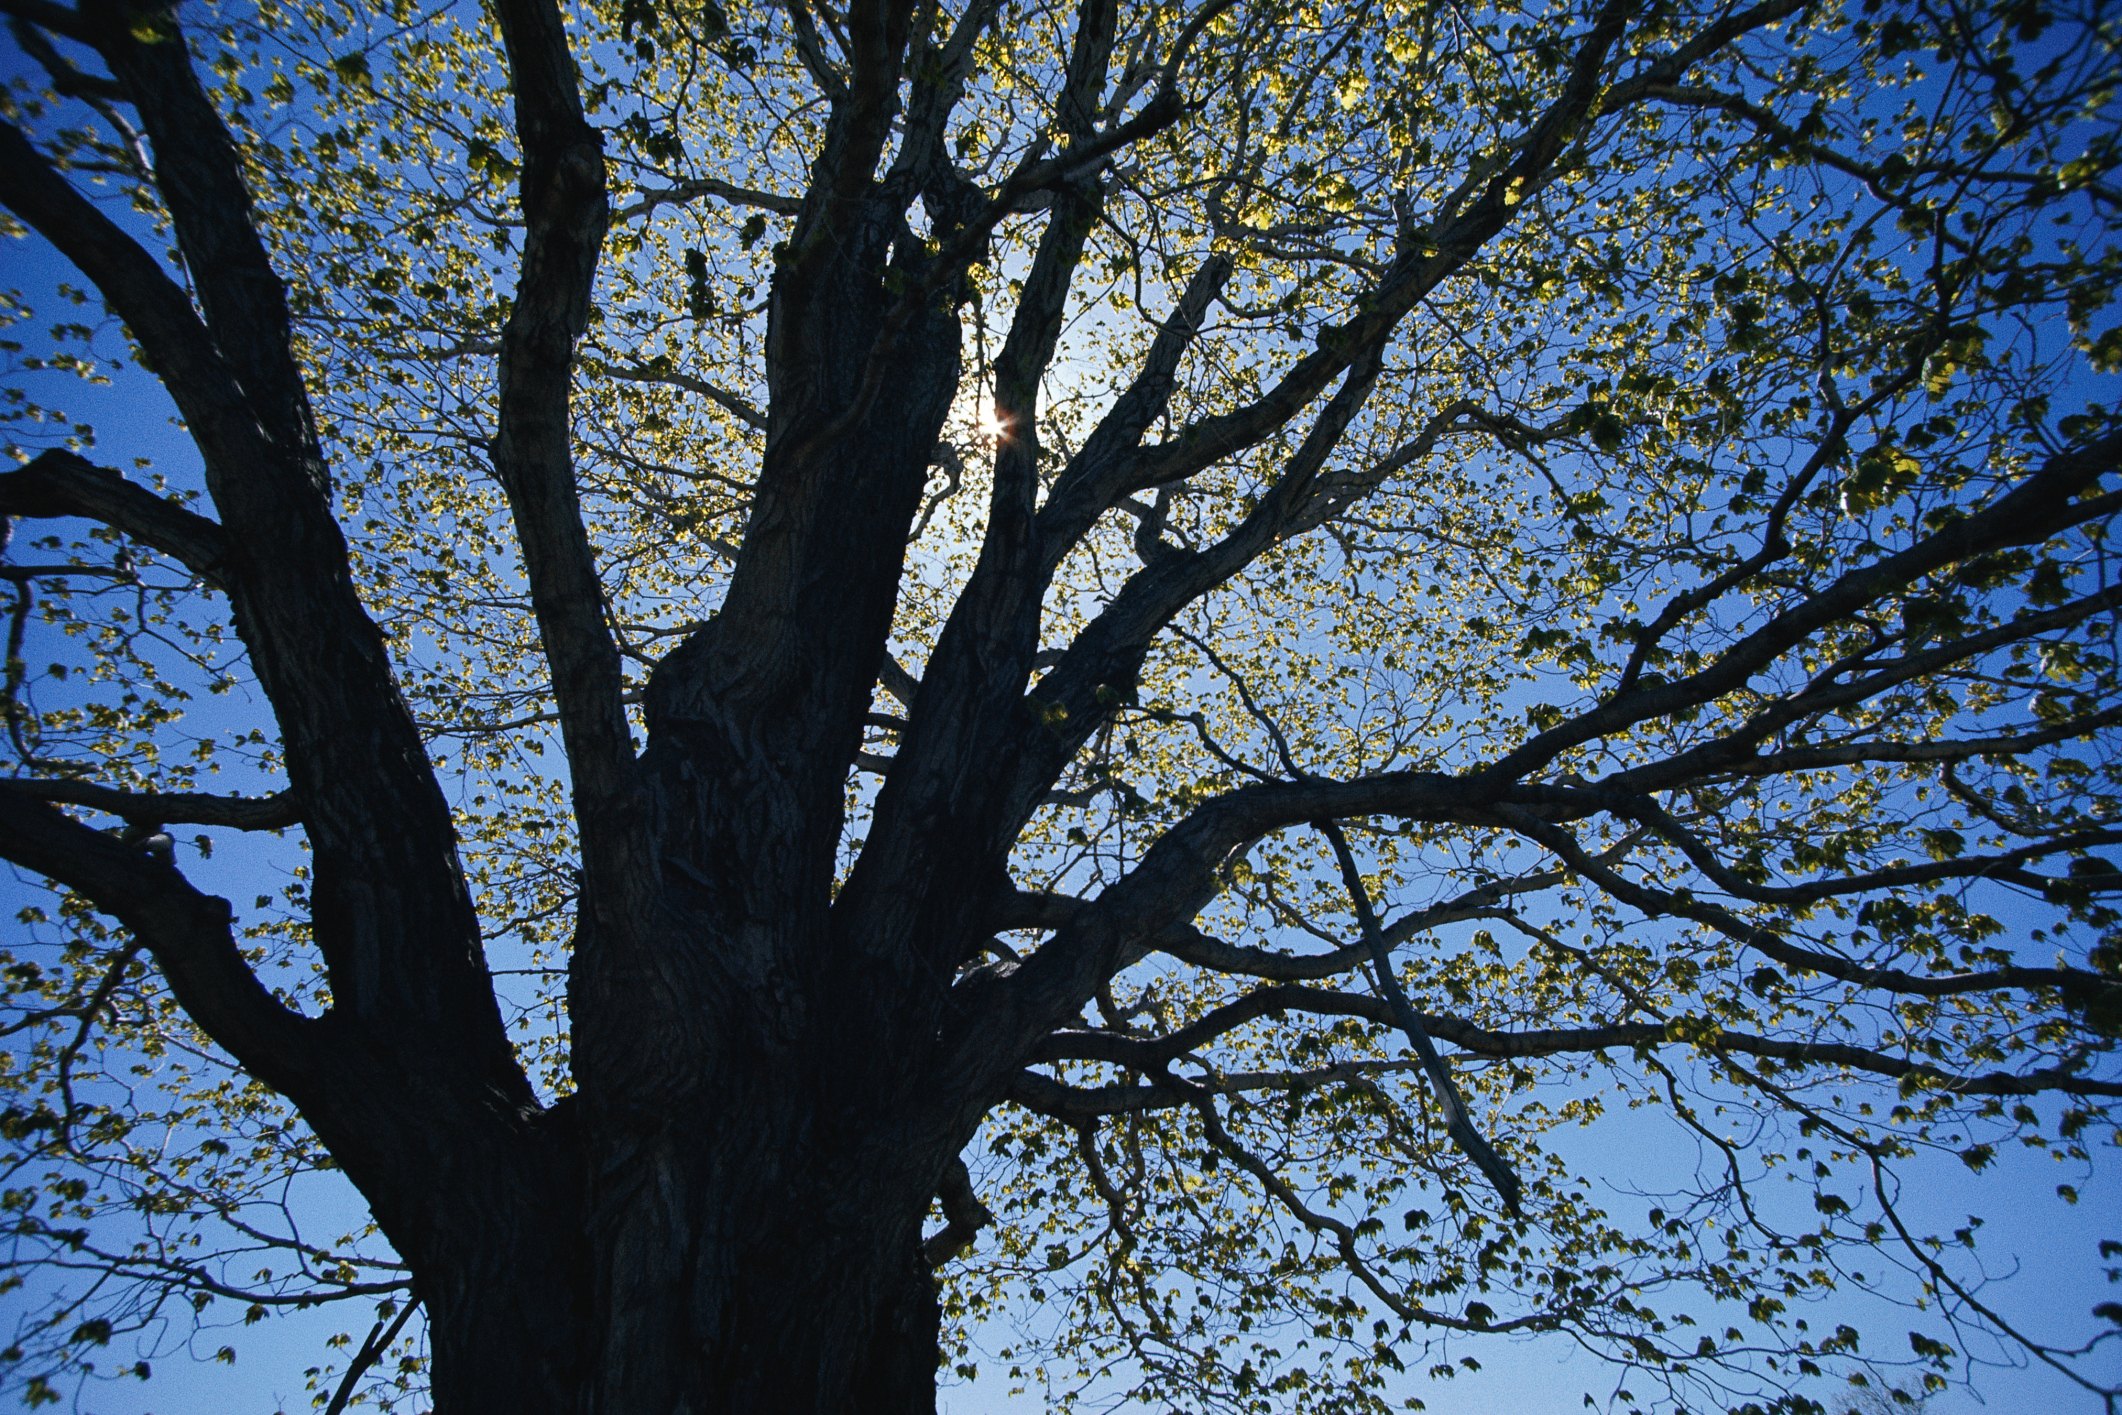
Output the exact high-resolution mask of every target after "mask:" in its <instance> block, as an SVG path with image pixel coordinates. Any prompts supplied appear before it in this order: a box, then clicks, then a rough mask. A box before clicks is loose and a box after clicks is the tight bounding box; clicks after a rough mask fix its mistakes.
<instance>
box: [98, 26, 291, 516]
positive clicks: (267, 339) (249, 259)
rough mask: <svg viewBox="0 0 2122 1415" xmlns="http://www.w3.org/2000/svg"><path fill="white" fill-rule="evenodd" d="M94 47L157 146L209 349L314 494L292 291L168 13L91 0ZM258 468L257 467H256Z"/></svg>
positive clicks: (161, 182) (158, 175)
mask: <svg viewBox="0 0 2122 1415" xmlns="http://www.w3.org/2000/svg"><path fill="white" fill-rule="evenodd" d="M82 12H83V14H84V15H85V16H86V17H87V18H88V19H89V20H90V21H91V22H92V23H93V25H94V27H95V30H94V35H95V44H96V47H97V49H98V50H100V51H101V52H102V54H103V57H104V60H105V62H106V63H108V64H109V65H110V67H111V72H112V73H113V74H114V75H115V76H116V77H117V79H118V82H119V84H120V85H121V87H123V89H124V90H125V95H126V97H127V99H129V100H130V101H131V103H132V105H133V108H134V111H135V112H137V113H138V114H139V115H140V123H141V126H142V127H143V128H144V129H145V130H146V133H147V137H148V141H149V142H150V143H151V144H152V145H153V148H154V158H155V188H156V191H157V192H159V193H160V194H161V197H162V200H163V202H164V203H165V204H166V205H167V207H168V208H169V213H170V220H171V224H172V226H173V227H174V229H175V231H176V235H177V244H178V247H179V248H180V249H181V250H182V251H183V253H184V262H185V267H186V270H187V273H188V274H189V275H190V277H191V282H192V289H193V290H194V292H195V293H196V294H197V296H198V301H199V307H200V309H201V310H202V311H203V312H204V313H205V316H206V326H207V328H208V329H209V330H211V331H212V336H213V340H214V344H215V347H216V348H218V349H219V350H220V351H221V356H222V358H223V359H225V360H226V361H227V363H228V366H229V368H231V369H232V370H233V371H234V372H235V375H236V378H237V380H238V381H239V382H240V383H241V384H242V386H243V390H244V393H245V395H246V401H247V402H248V404H249V405H250V407H251V408H252V410H253V411H254V412H255V414H256V416H257V418H258V421H259V423H260V425H261V426H262V427H263V428H264V430H265V432H266V435H267V436H268V437H269V438H271V439H272V441H273V442H274V443H275V444H276V445H277V446H278V447H279V448H280V449H281V450H282V452H283V454H288V455H289V468H290V470H292V469H293V467H294V466H296V465H299V466H301V468H302V470H303V472H304V473H305V474H307V475H308V476H309V477H311V478H313V479H314V480H315V481H316V482H317V483H318V489H319V490H320V491H321V489H322V483H323V479H324V467H323V462H322V459H321V456H320V454H319V452H318V449H317V430H316V424H315V420H314V418H313V417H312V415H311V413H310V406H309V393H308V390H307V389H306V388H304V386H303V382H302V371H301V369H300V368H299V367H298V366H297V364H296V362H295V355H294V344H293V338H292V334H293V326H292V324H291V323H290V320H289V316H288V307H287V291H286V289H285V288H284V287H283V286H282V285H281V283H280V277H279V276H278V275H277V274H276V273H275V272H274V270H273V268H272V262H271V260H270V259H269V258H268V257H267V255H266V251H265V243H264V242H263V241H261V240H260V239H259V237H258V230H257V225H256V220H255V217H254V214H253V210H252V204H251V198H250V190H249V188H248V187H247V186H246V184H245V183H244V180H243V175H242V169H241V164H240V162H239V160H238V158H237V155H236V150H235V145H234V144H233V143H232V142H230V141H229V135H228V129H227V127H226V126H225V125H224V124H223V123H222V121H221V118H220V115H219V114H217V113H216V112H215V111H214V108H213V104H212V103H211V102H210V101H209V100H208V98H207V96H206V91H205V90H204V89H203V88H202V87H200V84H199V77H198V75H197V74H196V73H195V72H194V71H193V69H192V64H191V57H190V54H189V52H188V51H187V49H186V46H185V42H184V36H183V33H182V31H181V30H179V28H178V26H177V21H176V14H175V9H174V7H167V8H165V7H164V6H162V5H159V4H156V5H149V6H145V7H136V6H134V5H132V4H129V3H126V2H125V0H88V3H86V4H85V5H84V6H83V11H82ZM258 470H260V471H262V470H263V469H258Z"/></svg>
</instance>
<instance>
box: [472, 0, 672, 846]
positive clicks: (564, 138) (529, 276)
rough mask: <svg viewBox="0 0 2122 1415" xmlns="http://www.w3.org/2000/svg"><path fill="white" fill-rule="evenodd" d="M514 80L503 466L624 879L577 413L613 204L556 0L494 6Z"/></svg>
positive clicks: (614, 701) (595, 815)
mask: <svg viewBox="0 0 2122 1415" xmlns="http://www.w3.org/2000/svg"><path fill="white" fill-rule="evenodd" d="M496 14H497V15H498V17H499V19H500V22H501V35H502V41H503V43H504V45H505V46H506V48H507V51H508V62H509V72H510V75H511V77H512V79H513V80H514V88H515V98H516V131H517V136H518V139H519V141H520V142H521V144H522V147H523V159H524V161H523V178H522V195H523V210H524V216H525V220H526V223H527V232H526V237H525V242H524V252H523V263H522V269H521V271H520V274H519V277H518V280H517V286H516V301H515V305H514V308H513V309H512V310H511V311H510V313H509V319H508V325H507V327H506V328H505V329H504V330H503V331H502V339H501V363H500V383H501V400H500V410H499V422H498V430H497V432H496V435H495V437H494V441H493V447H492V452H493V460H494V469H495V471H496V473H497V474H498V475H499V477H500V479H501V484H502V486H503V487H504V488H505V489H506V490H507V492H508V499H509V509H510V511H511V513H512V514H513V516H514V520H515V527H516V537H517V540H518V542H519V543H520V544H521V545H522V548H523V563H524V570H525V573H526V575H527V577H528V578H529V580H530V589H531V603H532V606H533V608H534V609H535V611H536V613H537V617H538V628H539V634H540V637H541V639H542V640H543V642H544V647H545V656H546V660H547V663H548V664H549V666H550V667H551V670H552V683H553V695H554V698H555V700H556V701H557V703H558V705H559V713H560V730H561V734H562V737H563V739H564V741H565V743H566V746H567V755H568V764H569V766H570V768H571V769H572V771H573V774H574V786H575V803H576V814H577V816H578V817H579V821H580V825H581V830H582V836H583V849H584V862H585V866H586V868H587V869H588V870H589V871H590V873H591V874H592V875H593V876H595V877H597V878H598V879H600V880H608V882H609V883H610V884H613V885H616V884H617V883H618V882H619V880H620V879H621V878H624V877H626V876H627V875H628V873H629V872H631V871H635V870H638V869H639V868H640V862H641V860H642V857H643V852H642V850H641V849H640V848H639V842H638V840H636V839H635V838H634V830H635V826H636V824H637V821H636V820H635V817H634V814H633V812H632V811H631V809H630V803H631V802H632V799H633V797H632V793H633V784H634V783H633V761H634V751H633V738H632V733H631V731H630V729H629V727H628V725H627V720H626V708H625V706H624V704H623V703H622V701H621V694H622V692H623V691H624V681H623V680H624V675H623V672H622V670H621V668H620V663H619V650H618V645H617V644H616V642H615V641H614V640H613V637H612V633H611V629H610V627H609V625H607V624H606V622H605V611H604V591H603V586H602V583H601V582H600V581H599V579H598V577H597V566H596V558H595V555H594V553H593V552H592V551H591V548H590V543H589V535H588V532H587V531H586V529H585V528H584V526H583V523H582V507H581V503H580V500H579V498H578V496H577V494H576V490H575V467H574V426H573V421H572V419H571V417H570V409H571V401H570V395H571V393H572V389H573V376H574V355H575V344H576V341H577V340H579V339H580V338H581V337H582V332H583V330H584V328H585V327H586V326H587V324H588V320H589V302H590V290H591V287H592V285H593V284H594V282H595V280H596V273H597V257H598V254H599V251H600V249H601V247H602V244H603V240H604V231H605V226H606V223H607V220H608V217H609V204H608V200H607V197H606V193H605V184H604V148H603V144H602V141H601V139H600V138H599V137H598V135H597V132H596V130H595V129H594V128H592V127H591V126H590V125H589V123H588V121H587V120H586V119H585V118H584V117H583V114H582V103H581V97H580V94H579V93H578V91H577V79H576V74H575V64H574V59H573V56H572V55H571V54H570V53H569V51H568V47H567V31H566V28H565V26H564V25H563V24H562V22H561V18H560V12H559V9H558V7H557V6H555V5H554V4H552V3H551V0H501V3H500V4H499V5H498V6H497V7H496Z"/></svg>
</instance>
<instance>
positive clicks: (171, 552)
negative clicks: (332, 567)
mask: <svg viewBox="0 0 2122 1415" xmlns="http://www.w3.org/2000/svg"><path fill="white" fill-rule="evenodd" d="M0 516H35V517H53V516H79V517H81V518H82V519H83V520H89V521H96V522H99V523H101V524H103V525H106V526H109V527H110V528H111V529H112V530H115V531H118V532H119V533H121V534H123V535H126V536H129V537H130V538H132V539H133V540H136V541H138V542H140V544H142V545H145V546H148V547H151V548H152V549H154V550H157V551H160V552H161V553H162V554H164V555H167V556H169V557H170V558H171V559H172V560H175V561H176V562H177V563H179V564H180V565H182V566H184V568H185V569H187V570H190V571H191V572H192V573H193V574H194V575H196V576H198V577H199V578H200V579H201V580H203V581H205V582H207V583H208V584H212V585H215V586H217V587H218V586H219V584H220V575H221V562H222V558H223V557H224V555H226V553H227V546H226V543H225V539H224V537H223V535H222V531H221V527H220V526H219V525H217V524H215V523H214V522H213V521H211V520H209V519H208V518H207V517H205V516H202V515H200V514H199V513H198V512H196V511H187V510H186V509H185V508H184V507H182V506H179V505H178V504H177V503H176V502H174V501H170V500H168V499H166V498H164V497H160V496H157V495H155V493H153V492H151V491H149V490H147V488H145V487H140V486H135V485H133V484H132V483H131V482H129V481H127V480H126V479H125V478H124V477H123V476H121V475H120V474H118V473H117V472H114V471H112V470H111V469H110V468H108V467H99V466H96V465H95V464H94V463H92V462H89V461H86V460H84V459H83V458H81V457H79V456H76V455H75V454H74V453H72V452H67V451H64V450H60V449H54V450H52V451H49V452H40V453H39V454H37V456H36V457H34V458H32V459H31V461H30V463H29V465H28V466H26V467H24V468H22V469H21V470H20V471H16V472H6V473H0Z"/></svg>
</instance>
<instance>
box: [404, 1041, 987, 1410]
mask: <svg viewBox="0 0 2122 1415" xmlns="http://www.w3.org/2000/svg"><path fill="white" fill-rule="evenodd" d="M752 1079H753V1080H760V1081H764V1080H769V1079H771V1078H770V1077H768V1076H766V1075H765V1073H764V1072H763V1071H762V1072H760V1073H759V1074H757V1075H755V1076H754V1077H753V1078H752ZM718 1089H721V1090H725V1091H726V1092H727V1093H729V1094H731V1095H732V1096H733V1097H734V1096H737V1095H741V1094H742V1093H743V1092H744V1091H745V1090H746V1089H747V1088H746V1087H744V1086H742V1085H730V1086H727V1087H718ZM767 1093H768V1092H765V1091H753V1094H754V1095H755V1096H756V1095H761V1094H767ZM573 1108H574V1102H568V1103H566V1105H565V1106H563V1110H571V1109H573ZM800 1110H801V1107H798V1106H795V1105H790V1104H786V1103H783V1104H780V1105H777V1106H775V1107H774V1108H773V1111H772V1112H771V1113H768V1114H761V1113H759V1112H757V1111H753V1112H751V1113H750V1114H748V1115H745V1114H739V1113H736V1112H735V1111H734V1108H733V1110H732V1112H726V1113H724V1114H722V1115H719V1116H712V1117H710V1119H709V1120H708V1121H707V1122H706V1123H705V1124H702V1125H699V1126H687V1125H682V1124H676V1123H671V1124H665V1125H661V1126H659V1127H657V1128H655V1129H654V1130H652V1131H637V1132H635V1133H632V1134H628V1135H621V1134H620V1133H619V1132H618V1131H617V1130H615V1129H612V1128H604V1129H602V1130H601V1132H592V1131H591V1130H589V1129H588V1128H587V1127H586V1128H585V1132H584V1139H583V1140H582V1141H581V1142H580V1143H582V1145H583V1147H584V1152H585V1153H584V1156H583V1157H584V1158H585V1159H586V1160H587V1161H588V1163H587V1165H586V1166H585V1169H584V1172H585V1174H586V1175H588V1176H589V1179H590V1185H589V1192H588V1194H587V1196H586V1197H587V1202H586V1203H577V1204H575V1205H574V1206H573V1207H572V1212H570V1213H564V1214H559V1213H548V1214H546V1215H545V1216H544V1219H543V1223H544V1224H545V1225H546V1226H544V1227H541V1226H540V1221H538V1220H537V1219H535V1218H533V1213H534V1211H533V1210H530V1209H528V1208H526V1207H524V1206H521V1205H510V1204H493V1203H486V1204H477V1205H471V1204H468V1205H466V1207H465V1209H464V1210H463V1211H462V1212H461V1213H460V1214H459V1215H458V1222H459V1223H460V1224H461V1225H462V1228H461V1230H460V1231H459V1232H458V1233H457V1234H455V1235H453V1239H454V1241H452V1242H451V1243H450V1244H449V1246H448V1251H447V1252H438V1253H435V1254H434V1255H432V1256H431V1257H430V1258H428V1259H427V1260H425V1261H419V1260H416V1261H415V1262H414V1270H415V1273H416V1274H417V1278H416V1281H417V1283H418V1287H419V1291H420V1294H421V1296H422V1299H423V1300H424V1302H425V1303H426V1306H427V1312H428V1322H429V1339H430V1342H431V1345H432V1350H433V1358H434V1368H433V1372H432V1376H433V1391H434V1399H435V1410H436V1412H437V1415H484V1412H489V1411H491V1412H495V1415H504V1413H505V1415H548V1412H549V1415H680V1412H682V1413H683V1415H723V1412H729V1415H737V1412H747V1415H757V1413H758V1412H775V1415H780V1412H788V1415H803V1413H807V1412H813V1411H815V1412H820V1415H824V1412H835V1415H914V1412H924V1413H925V1412H930V1411H933V1410H934V1408H935V1371H936V1352H937V1340H938V1309H937V1302H936V1287H935V1280H934V1277H933V1275H932V1273H931V1271H930V1269H929V1267H928V1264H927V1262H926V1261H925V1259H924V1258H923V1256H922V1253H921V1229H922V1224H923V1221H924V1219H925V1217H926V1215H927V1211H928V1195H929V1193H930V1192H932V1189H933V1183H934V1177H933V1176H932V1175H929V1176H925V1177H923V1175H922V1172H923V1171H925V1170H926V1169H928V1168H929V1167H931V1162H930V1160H929V1159H927V1158H923V1159H922V1160H921V1162H920V1163H918V1164H917V1163H914V1162H913V1155H914V1154H916V1153H917V1152H921V1151H925V1150H926V1149H927V1147H921V1151H917V1150H914V1149H909V1148H907V1147H905V1146H903V1145H901V1144H899V1143H897V1142H896V1141H895V1140H893V1139H891V1138H890V1136H891V1134H893V1133H896V1134H897V1136H898V1138H899V1139H904V1138H905V1134H904V1132H903V1131H894V1129H893V1127H878V1128H877V1130H876V1131H875V1132H874V1133H864V1134H853V1133H849V1132H848V1131H846V1130H845V1129H844V1128H840V1127H827V1126H822V1125H820V1124H819V1122H818V1117H816V1116H815V1115H806V1114H800V1113H799V1111H800ZM775 1131H778V1132H780V1133H779V1134H778V1135H775V1134H773V1133H771V1132H775ZM590 1133H600V1135H601V1138H599V1139H597V1140H591V1139H589V1138H588V1135H589V1134H590ZM947 1158H948V1157H947V1155H945V1156H944V1157H943V1158H941V1159H935V1160H934V1161H933V1167H934V1168H936V1169H938V1170H940V1168H941V1166H942V1165H943V1164H944V1163H946V1162H947Z"/></svg>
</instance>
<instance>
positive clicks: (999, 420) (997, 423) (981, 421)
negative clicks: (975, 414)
mask: <svg viewBox="0 0 2122 1415" xmlns="http://www.w3.org/2000/svg"><path fill="white" fill-rule="evenodd" d="M973 426H974V428H975V429H976V430H977V431H978V432H979V434H980V436H981V437H982V438H983V439H985V440H986V441H988V442H1000V441H1002V439H1004V438H1006V437H1008V436H1009V428H1010V420H1009V418H1008V417H1006V416H1004V414H1003V412H1002V410H1001V409H1000V408H997V407H996V406H995V405H994V404H992V403H988V404H985V405H984V406H982V407H981V409H980V416H979V418H978V419H977V420H976V421H975V422H974V424H973Z"/></svg>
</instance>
